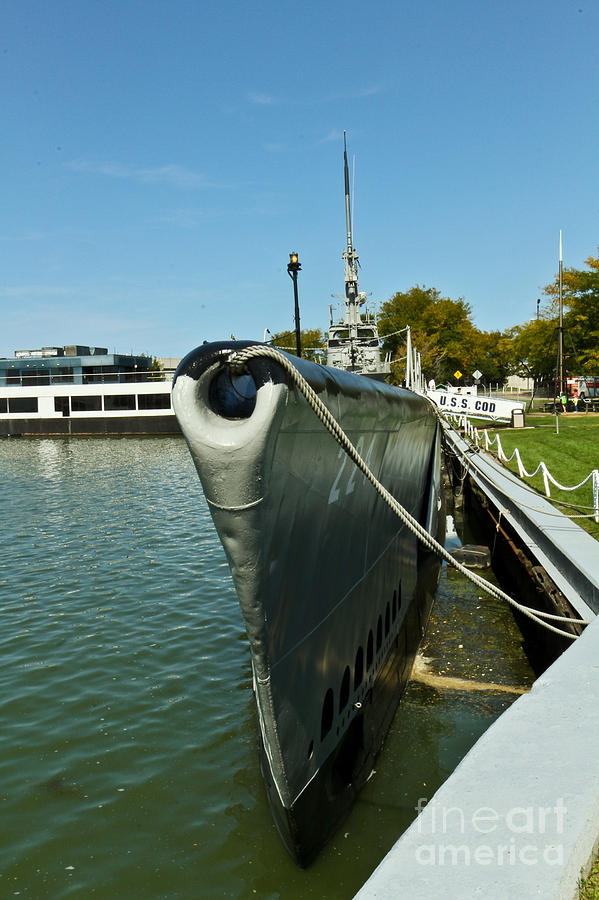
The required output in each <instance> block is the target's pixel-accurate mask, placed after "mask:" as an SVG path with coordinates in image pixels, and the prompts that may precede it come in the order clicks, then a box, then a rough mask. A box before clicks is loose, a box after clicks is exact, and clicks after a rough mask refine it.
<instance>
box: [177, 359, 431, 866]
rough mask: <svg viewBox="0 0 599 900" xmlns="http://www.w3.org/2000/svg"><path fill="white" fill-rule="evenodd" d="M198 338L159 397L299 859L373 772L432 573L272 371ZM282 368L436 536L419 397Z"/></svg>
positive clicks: (427, 559)
mask: <svg viewBox="0 0 599 900" xmlns="http://www.w3.org/2000/svg"><path fill="white" fill-rule="evenodd" d="M239 346H241V345H238V344H232V345H229V344H227V345H206V346H204V347H201V348H199V349H198V350H197V351H194V352H193V353H192V354H190V355H189V356H188V357H187V358H186V359H185V360H184V361H183V362H182V363H181V366H180V367H179V369H178V371H177V375H176V378H175V385H174V389H173V403H174V407H175V411H176V413H177V417H178V419H179V422H180V425H181V429H182V431H183V433H184V435H185V437H186V439H187V441H188V444H189V446H190V450H191V453H192V456H193V458H194V461H195V463H196V467H197V469H198V473H199V476H200V479H201V481H202V485H203V488H204V493H205V495H206V498H207V500H208V503H209V505H210V509H211V512H212V516H213V519H214V523H215V525H216V528H217V530H218V533H219V535H220V537H221V540H222V542H223V546H224V548H225V550H226V552H227V555H228V558H229V562H230V565H231V570H232V574H233V579H234V582H235V587H236V590H237V593H238V596H239V602H240V606H241V610H242V614H243V617H244V621H245V625H246V629H247V632H248V637H249V642H250V650H251V655H252V665H253V672H254V688H255V696H256V705H257V714H258V726H259V735H260V748H261V760H262V769H263V773H264V778H265V783H266V786H267V790H268V795H269V799H270V803H271V807H272V810H273V815H274V818H275V821H276V823H277V826H278V828H279V831H280V833H281V836H282V838H283V840H284V842H285V845H286V846H287V848H288V850H289V852H290V853H291V855H292V856H293V857H294V859H295V860H296V861H297V862H298V863H299V864H300V865H306V864H308V863H309V862H310V861H311V859H312V858H313V857H314V856H315V854H316V853H317V852H318V850H319V849H320V848H321V847H322V846H323V845H324V843H326V841H327V840H328V838H329V837H330V836H331V834H332V833H333V831H334V830H335V829H336V828H337V827H338V825H339V824H340V823H341V821H342V820H343V818H344V816H345V815H346V814H347V812H348V810H349V808H350V806H351V804H352V802H353V800H354V799H355V796H356V794H357V792H358V791H359V790H360V788H361V787H362V785H363V784H364V782H365V781H366V779H367V778H368V777H369V775H370V772H371V770H372V765H373V762H374V759H375V757H376V755H377V753H378V752H379V750H380V747H381V745H382V742H383V740H384V738H385V735H386V733H387V730H388V728H389V725H390V723H391V720H392V718H393V714H394V712H395V710H396V708H397V704H398V702H399V699H400V697H401V693H402V691H403V689H404V687H405V684H406V682H407V679H408V677H409V673H410V669H411V665H412V661H413V658H414V655H415V653H416V651H417V648H418V644H419V642H420V640H421V637H422V634H423V632H424V629H425V626H426V622H427V620H428V615H429V612H430V607H431V604H432V599H433V595H434V590H435V588H436V584H437V578H438V570H439V565H438V562H437V561H436V559H434V558H431V556H430V554H427V553H425V552H423V551H422V549H420V548H419V544H418V542H417V540H416V538H415V537H414V535H413V534H412V533H411V532H410V531H408V530H407V529H406V528H405V526H403V525H402V523H401V522H400V521H399V519H398V518H397V517H396V516H395V515H394V513H392V511H391V510H390V509H389V508H388V506H387V505H386V504H385V503H384V502H383V501H382V500H381V498H380V497H379V496H378V494H377V493H376V492H375V490H374V489H373V487H372V486H371V485H370V483H369V482H368V481H367V480H366V478H365V477H364V476H363V475H362V474H361V473H360V472H359V471H358V470H357V469H356V468H355V467H354V465H353V464H352V463H351V462H350V460H349V458H348V457H347V456H346V455H345V453H343V451H341V450H340V448H339V446H338V444H337V443H336V442H335V441H334V439H333V438H332V437H331V435H330V434H329V433H328V431H326V430H325V428H324V426H323V424H322V423H321V422H320V420H319V419H317V418H316V416H315V414H314V412H313V411H312V410H311V408H310V407H309V406H308V404H307V403H306V401H305V399H304V398H303V396H302V395H301V394H300V393H299V391H298V390H297V389H296V388H295V387H293V386H291V384H288V381H287V378H288V376H286V375H285V372H284V370H283V369H282V368H281V367H279V366H278V365H277V364H276V363H273V362H272V360H269V361H265V360H255V361H253V362H251V363H250V364H249V369H250V372H251V378H248V377H246V378H245V379H241V380H236V379H235V378H233V380H232V381H231V377H230V375H229V374H228V370H227V369H223V365H222V359H223V355H226V354H227V353H228V352H229V350H230V349H235V347H239ZM294 363H295V365H296V367H297V368H298V369H299V371H300V372H301V374H302V375H303V376H304V377H305V378H306V379H307V380H308V382H309V383H310V384H311V386H312V387H313V388H314V390H315V391H316V392H317V394H318V395H319V397H320V398H321V400H322V401H323V402H324V404H325V405H326V406H327V407H328V408H329V410H330V411H331V412H332V414H333V415H334V417H335V419H336V420H337V421H338V422H339V423H340V425H341V426H342V428H343V429H344V430H345V431H346V433H347V434H348V435H349V437H350V439H351V440H352V442H353V443H354V445H355V446H356V447H357V448H358V450H359V451H360V452H361V454H362V456H363V457H364V458H365V459H366V461H367V463H368V465H369V467H370V468H371V470H372V471H373V472H374V473H375V475H376V476H377V478H378V479H379V480H380V481H381V482H382V484H383V485H384V486H385V487H386V488H387V489H388V490H389V491H390V492H391V493H392V494H393V496H394V497H396V498H397V499H398V500H399V501H400V503H401V504H402V505H403V506H404V507H405V508H406V509H407V510H408V511H409V512H410V513H411V514H412V515H413V516H414V517H415V518H417V519H418V520H419V521H420V522H421V524H423V525H425V527H427V529H428V530H429V531H430V532H431V533H433V534H434V535H435V536H436V537H440V536H441V535H442V529H443V527H444V516H443V514H442V513H443V511H442V509H441V484H440V439H439V433H438V427H437V420H436V416H435V412H434V410H433V408H432V407H431V405H430V404H429V402H428V401H427V400H426V399H425V398H423V397H420V396H417V395H415V394H412V393H411V392H409V391H404V390H400V389H396V388H393V387H390V386H389V385H386V384H383V383H380V382H375V381H372V380H370V379H367V378H364V377H362V376H357V375H351V374H348V373H345V372H342V371H339V370H335V369H328V368H325V367H322V366H318V365H316V364H313V363H309V362H305V361H303V360H295V359H294Z"/></svg>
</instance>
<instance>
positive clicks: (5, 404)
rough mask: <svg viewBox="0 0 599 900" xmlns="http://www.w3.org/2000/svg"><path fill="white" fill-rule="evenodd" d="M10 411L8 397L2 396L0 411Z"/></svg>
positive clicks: (0, 398)
mask: <svg viewBox="0 0 599 900" xmlns="http://www.w3.org/2000/svg"><path fill="white" fill-rule="evenodd" d="M5 412H8V402H7V400H6V397H0V413H5Z"/></svg>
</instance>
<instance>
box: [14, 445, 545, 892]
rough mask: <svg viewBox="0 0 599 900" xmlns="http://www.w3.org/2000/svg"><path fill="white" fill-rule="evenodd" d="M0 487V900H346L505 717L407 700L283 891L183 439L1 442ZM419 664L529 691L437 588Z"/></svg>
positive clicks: (230, 625) (513, 633) (498, 623)
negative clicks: (357, 790) (348, 802)
mask: <svg viewBox="0 0 599 900" xmlns="http://www.w3.org/2000/svg"><path fill="white" fill-rule="evenodd" d="M0 473H1V479H2V482H1V490H0V516H1V521H2V522H3V531H4V540H3V544H2V556H1V558H0V815H1V819H0V828H1V833H2V836H1V840H0V896H1V897H3V898H9V897H13V896H21V897H31V898H35V900H43V898H53V900H54V898H62V897H81V898H83V897H90V896H91V897H98V898H102V900H112V898H114V900H122V898H133V897H135V898H137V897H139V898H142V897H143V898H144V900H158V898H169V900H171V898H190V900H191V898H200V897H202V898H203V897H206V898H208V897H210V898H212V897H239V898H251V897H256V896H257V897H260V898H292V900H293V898H304V897H306V898H309V897H315V898H322V897H325V896H326V897H327V898H339V900H345V898H350V897H352V896H353V895H354V893H355V892H356V891H357V889H358V888H359V887H360V886H361V884H362V883H363V881H364V880H365V879H366V878H367V877H368V875H369V874H370V872H371V871H372V870H373V869H374V868H375V866H376V865H377V863H378V862H379V861H380V859H381V858H382V856H383V855H384V854H385V852H386V851H387V850H388V849H389V847H391V846H392V844H393V843H394V841H395V840H396V839H397V837H398V836H399V834H400V833H401V832H402V831H403V830H404V829H405V827H406V826H407V825H408V824H409V823H410V821H411V820H412V819H413V818H414V816H415V811H414V807H415V806H416V803H417V801H418V798H420V797H425V798H430V797H431V796H432V794H433V793H434V791H435V790H436V788H437V787H438V786H439V785H440V784H441V783H442V782H443V780H444V779H445V778H446V777H447V775H448V774H449V773H450V772H451V771H452V770H453V769H454V768H455V766H456V764H457V762H458V761H459V760H460V759H461V758H462V756H463V755H464V754H465V753H466V752H467V750H468V749H469V747H470V746H471V745H472V744H473V743H474V741H475V740H476V739H477V738H478V737H479V735H480V734H481V733H482V732H483V731H484V730H485V729H486V728H487V727H488V725H489V724H490V722H491V721H492V720H493V719H494V718H496V717H497V715H499V714H500V713H501V712H502V711H503V709H505V708H506V706H507V705H508V704H509V703H510V702H512V700H513V699H514V698H515V695H511V694H505V693H503V694H502V693H498V692H488V691H483V692H481V691H474V692H473V691H464V690H462V691H455V690H444V689H439V688H435V687H431V686H430V685H428V684H426V683H422V682H412V683H411V685H410V687H409V689H408V692H407V694H406V696H405V698H404V701H403V702H402V705H401V707H400V710H399V712H398V714H397V716H396V718H395V720H394V723H393V727H392V731H391V734H390V735H389V738H388V740H387V743H386V745H385V749H384V752H383V754H382V756H381V757H380V758H379V762H378V764H377V771H376V774H375V775H374V777H373V778H372V779H371V781H370V782H369V783H368V785H367V786H366V788H365V789H364V791H363V792H362V794H361V796H360V799H359V801H358V803H357V804H356V806H355V807H354V810H353V811H352V814H351V815H350V817H349V819H348V820H347V822H346V824H345V826H344V827H343V828H342V829H341V831H340V832H339V834H338V835H337V836H336V838H335V839H334V840H333V841H332V843H331V844H330V845H329V847H327V848H326V849H325V851H324V852H323V853H322V854H321V856H320V857H319V858H318V860H317V861H316V863H315V864H314V865H313V866H312V867H311V868H310V869H309V870H307V871H301V870H299V869H297V868H296V867H295V865H294V864H293V863H292V862H291V861H290V860H289V859H288V857H287V855H286V853H285V851H284V850H283V848H282V845H281V844H280V841H279V838H278V836H277V834H276V832H275V829H274V826H273V824H272V821H271V817H270V812H269V809H268V806H267V801H266V797H265V793H264V789H263V786H262V781H261V776H260V773H259V766H258V753H257V747H256V738H255V719H254V709H253V700H252V695H251V672H250V664H249V655H248V649H247V644H246V640H245V634H244V631H243V626H242V623H241V617H240V613H239V609H238V606H237V601H236V598H235V594H234V591H233V587H232V582H231V579H230V575H229V572H228V568H227V565H226V561H225V558H224V553H223V551H222V549H221V546H220V543H219V542H218V539H217V537H216V535H215V533H214V531H213V528H212V525H211V520H210V516H209V513H208V510H207V507H206V503H205V501H204V499H203V496H202V492H201V488H200V485H199V481H198V479H197V476H196V474H195V470H194V469H193V466H192V464H191V460H190V457H189V454H188V451H187V448H186V446H185V444H184V442H183V440H182V439H179V438H152V439H135V438H123V439H115V438H111V439H102V438H92V439H86V438H71V439H68V438H65V439H61V440H41V439H40V440H15V439H10V440H4V441H1V442H0ZM481 635H484V639H481ZM423 650H424V654H425V655H426V657H427V658H429V660H430V662H429V663H428V668H429V670H431V671H434V672H435V673H436V674H453V675H459V676H460V677H469V678H475V679H479V680H481V679H482V680H485V679H486V680H487V681H493V682H500V683H503V684H511V685H528V684H530V683H531V681H532V678H533V676H532V672H531V670H530V668H529V666H528V664H527V662H526V660H525V659H524V657H523V655H522V653H521V650H520V642H519V634H518V632H517V630H516V628H515V626H514V623H513V620H512V618H511V614H510V613H509V611H507V610H506V609H505V608H504V607H502V606H501V605H499V604H498V603H496V602H495V601H490V600H486V599H485V600H484V601H482V600H479V599H478V595H477V593H476V590H475V589H474V588H472V587H471V586H470V585H469V583H467V582H465V581H464V580H463V579H462V578H461V577H457V576H455V575H449V576H448V575H447V574H446V573H444V574H443V578H442V583H441V587H440V591H439V597H438V601H437V604H436V609H435V613H434V616H433V620H432V621H431V626H430V629H429V636H428V638H427V642H426V645H425V646H424V648H423Z"/></svg>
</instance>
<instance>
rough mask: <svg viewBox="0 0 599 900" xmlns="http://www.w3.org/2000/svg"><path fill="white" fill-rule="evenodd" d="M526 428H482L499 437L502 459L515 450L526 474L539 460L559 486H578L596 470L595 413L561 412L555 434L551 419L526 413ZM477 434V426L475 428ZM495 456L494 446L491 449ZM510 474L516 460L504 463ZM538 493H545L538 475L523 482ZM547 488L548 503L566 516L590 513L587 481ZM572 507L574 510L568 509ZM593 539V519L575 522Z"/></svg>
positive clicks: (597, 529)
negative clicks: (549, 501) (548, 494)
mask: <svg viewBox="0 0 599 900" xmlns="http://www.w3.org/2000/svg"><path fill="white" fill-rule="evenodd" d="M526 424H527V426H532V427H530V428H510V427H507V426H505V427H501V426H499V427H495V428H490V427H489V426H488V425H486V426H484V425H483V426H482V427H486V428H487V431H488V433H489V437H490V438H493V437H494V436H495V435H496V434H499V436H500V439H501V445H502V447H503V450H504V453H505V454H506V456H510V454H511V453H512V452H513V450H514V449H515V448H516V447H517V448H518V450H519V451H520V457H521V459H522V463H523V465H524V468H525V469H526V470H527V472H533V471H534V470H535V469H536V467H537V466H538V464H539V462H540V461H541V460H543V461H544V462H545V464H546V466H547V468H548V469H549V471H550V472H551V474H552V475H553V477H554V478H555V479H556V481H559V482H560V484H563V485H567V486H571V485H575V484H579V483H580V482H581V481H582V480H583V478H586V476H587V475H588V474H589V473H590V472H591V471H592V470H593V469H599V413H586V414H585V413H565V414H562V415H560V416H559V434H556V429H555V416H554V415H547V414H542V413H530V414H528V415H527V416H526ZM478 428H479V431H480V430H481V426H480V425H479V426H478ZM491 452H492V453H496V447H493V448H492V449H491ZM504 465H507V467H508V468H509V469H511V470H512V471H513V472H516V473H517V472H518V465H517V463H516V460H515V459H514V460H512V462H510V463H507V464H506V463H504ZM524 480H525V481H526V482H527V483H528V484H530V485H532V486H533V487H534V488H535V489H536V490H537V491H539V493H541V494H543V495H544V494H545V490H544V486H543V476H542V475H541V473H539V474H538V475H536V476H535V477H534V478H525V479H524ZM550 488H551V498H550V499H551V501H552V502H553V503H554V504H555V505H556V506H557V507H558V508H559V509H561V510H562V512H564V513H565V514H566V515H572V514H575V513H577V512H579V513H590V512H592V506H593V486H592V481H590V480H589V481H588V482H587V483H586V484H585V485H584V487H582V488H579V489H578V490H577V491H560V490H558V488H555V487H553V485H551V484H550ZM568 504H569V505H570V506H576V509H572V508H569V507H568ZM576 521H577V522H578V524H579V525H580V526H581V527H582V528H585V529H586V530H587V531H588V532H590V534H592V535H593V536H594V537H595V538H598V539H599V524H598V523H597V522H595V520H594V519H593V518H588V519H576Z"/></svg>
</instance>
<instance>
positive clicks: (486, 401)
mask: <svg viewBox="0 0 599 900" xmlns="http://www.w3.org/2000/svg"><path fill="white" fill-rule="evenodd" d="M426 396H427V397H429V398H430V399H431V400H432V401H433V403H435V404H436V406H438V407H439V409H440V410H442V411H443V412H449V413H455V414H456V415H458V416H472V417H473V418H478V419H492V420H493V421H494V422H511V420H512V410H513V409H524V408H525V406H526V404H525V403H523V402H522V401H519V400H501V399H499V398H498V397H484V396H482V397H481V396H476V395H475V394H461V393H457V392H454V391H428V393H427V395H426Z"/></svg>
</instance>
